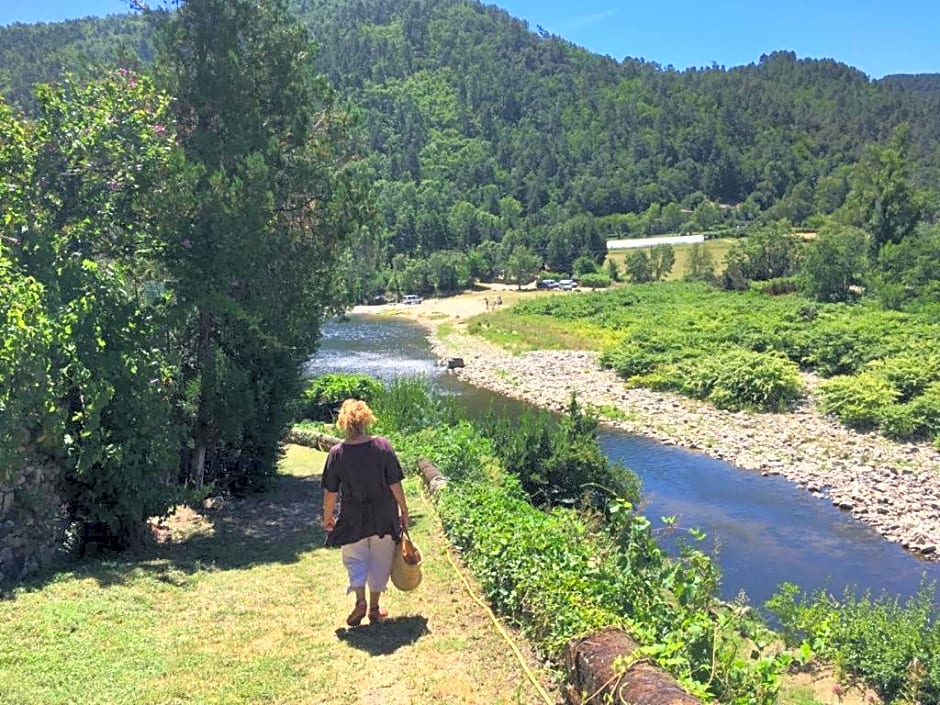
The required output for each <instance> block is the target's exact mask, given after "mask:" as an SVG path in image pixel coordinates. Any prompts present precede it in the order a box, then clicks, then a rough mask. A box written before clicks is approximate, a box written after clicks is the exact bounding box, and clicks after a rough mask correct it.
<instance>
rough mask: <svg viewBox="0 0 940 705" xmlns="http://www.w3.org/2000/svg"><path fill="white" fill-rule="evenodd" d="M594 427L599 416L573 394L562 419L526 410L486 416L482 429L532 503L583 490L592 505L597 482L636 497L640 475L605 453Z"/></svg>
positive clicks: (571, 498)
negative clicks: (585, 408) (584, 408)
mask: <svg viewBox="0 0 940 705" xmlns="http://www.w3.org/2000/svg"><path fill="white" fill-rule="evenodd" d="M596 429H597V419H595V418H594V417H592V416H589V415H587V414H585V413H584V412H583V411H582V409H581V407H580V405H579V404H578V403H577V401H576V400H575V399H574V397H572V399H571V404H570V405H569V407H568V414H567V415H566V416H563V417H562V418H561V419H560V420H557V421H556V420H555V418H554V417H553V416H552V415H551V414H548V413H547V412H544V411H527V412H526V413H524V414H522V415H521V416H520V417H519V418H516V419H511V418H508V417H502V418H499V419H490V421H489V423H488V424H487V427H486V430H485V433H486V435H487V436H489V437H491V438H492V439H493V447H494V449H495V451H496V454H497V456H498V457H499V460H500V461H501V463H502V467H503V468H504V469H505V470H506V471H508V472H510V473H512V474H514V475H516V476H517V477H518V478H519V480H520V482H521V485H522V488H523V489H524V490H525V491H526V493H527V494H528V495H529V497H530V499H531V501H533V502H535V503H536V504H540V505H550V506H551V505H556V504H559V503H568V504H573V503H574V502H576V501H577V500H578V499H579V498H581V497H583V496H585V495H587V496H589V498H591V500H592V501H593V502H594V503H595V504H596V503H598V502H599V501H602V497H601V496H600V495H598V493H597V491H596V489H592V487H593V486H595V485H600V486H603V487H606V488H608V489H609V490H611V491H613V492H615V493H617V494H619V495H623V496H627V497H630V498H631V500H636V498H637V497H638V495H639V480H638V479H637V477H636V475H634V474H633V473H632V472H631V471H630V470H627V469H626V468H624V467H622V466H620V465H614V464H612V463H611V462H610V460H609V459H608V458H607V456H606V455H604V453H603V451H602V450H601V449H600V446H599V445H598V444H597V433H596Z"/></svg>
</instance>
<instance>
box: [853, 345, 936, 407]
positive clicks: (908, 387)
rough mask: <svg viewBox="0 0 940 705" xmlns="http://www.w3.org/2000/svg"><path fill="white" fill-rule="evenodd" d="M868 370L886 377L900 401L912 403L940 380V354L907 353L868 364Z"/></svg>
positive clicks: (929, 352) (926, 351)
mask: <svg viewBox="0 0 940 705" xmlns="http://www.w3.org/2000/svg"><path fill="white" fill-rule="evenodd" d="M866 369H868V370H869V371H871V372H872V373H873V374H876V375H879V376H881V377H884V378H885V379H886V380H887V381H888V382H890V384H891V386H892V387H894V388H895V389H896V390H897V392H898V395H899V396H898V401H899V402H901V403H904V402H907V401H910V400H911V399H913V398H914V397H916V396H917V395H918V394H921V393H922V392H923V391H924V390H925V389H927V387H928V386H929V385H930V383H931V382H935V381H938V380H940V353H937V352H931V351H929V350H924V351H920V352H917V353H913V352H906V353H901V354H900V355H892V356H890V357H885V358H882V359H880V360H873V361H872V362H870V363H868V365H867V366H866Z"/></svg>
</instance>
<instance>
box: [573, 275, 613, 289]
mask: <svg viewBox="0 0 940 705" xmlns="http://www.w3.org/2000/svg"><path fill="white" fill-rule="evenodd" d="M610 282H611V279H610V275H609V274H607V273H606V272H590V273H586V274H582V275H581V276H580V277H579V278H578V286H580V287H587V288H589V289H603V288H605V287H608V286H610Z"/></svg>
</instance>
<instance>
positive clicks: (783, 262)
mask: <svg viewBox="0 0 940 705" xmlns="http://www.w3.org/2000/svg"><path fill="white" fill-rule="evenodd" d="M802 253H803V242H802V241H801V240H800V239H799V238H798V237H796V236H795V235H793V234H792V233H791V232H790V225H789V223H787V222H786V221H783V222H780V223H777V224H775V225H772V226H765V227H759V228H755V229H754V230H753V231H752V232H751V233H750V234H749V235H748V237H747V238H746V239H745V240H744V241H742V242H740V243H738V244H736V245H735V246H734V247H732V248H731V250H729V251H728V255H727V256H726V264H727V267H726V270H728V269H732V268H733V269H735V270H740V273H741V276H743V277H744V278H745V279H746V280H752V281H766V280H768V279H776V278H777V277H789V276H793V275H794V274H796V273H797V272H798V271H799V269H800V263H801V257H802Z"/></svg>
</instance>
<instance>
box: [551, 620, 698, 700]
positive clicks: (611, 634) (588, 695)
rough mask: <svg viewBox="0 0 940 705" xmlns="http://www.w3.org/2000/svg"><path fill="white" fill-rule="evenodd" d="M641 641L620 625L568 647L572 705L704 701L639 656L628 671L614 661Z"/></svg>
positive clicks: (573, 642)
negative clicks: (622, 629)
mask: <svg viewBox="0 0 940 705" xmlns="http://www.w3.org/2000/svg"><path fill="white" fill-rule="evenodd" d="M637 648H638V644H637V643H636V642H635V641H633V639H631V638H630V637H629V636H627V634H625V633H624V632H622V631H620V630H619V629H605V630H602V631H599V632H595V633H594V634H591V635H589V636H586V637H582V638H580V639H573V640H571V641H570V642H568V645H567V646H566V647H565V672H566V674H567V677H568V678H567V680H568V685H567V686H566V688H565V691H566V692H565V694H566V697H567V700H568V703H569V704H570V705H601V704H602V703H604V704H607V703H613V704H614V705H701V701H700V700H697V699H696V698H693V697H692V696H691V695H689V694H688V693H686V692H685V691H684V690H683V689H682V688H681V687H679V684H678V683H676V681H675V679H674V678H673V677H672V676H670V675H669V674H668V673H666V672H665V671H663V670H662V669H661V668H659V667H657V666H655V665H653V664H652V663H649V662H648V661H646V660H644V659H640V660H638V661H636V662H635V663H633V664H631V665H630V666H629V667H628V668H627V669H626V670H625V671H624V670H622V669H620V668H616V667H615V662H616V661H617V659H619V658H622V657H629V655H630V654H631V653H633V652H634V651H635V650H636V649H637Z"/></svg>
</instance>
